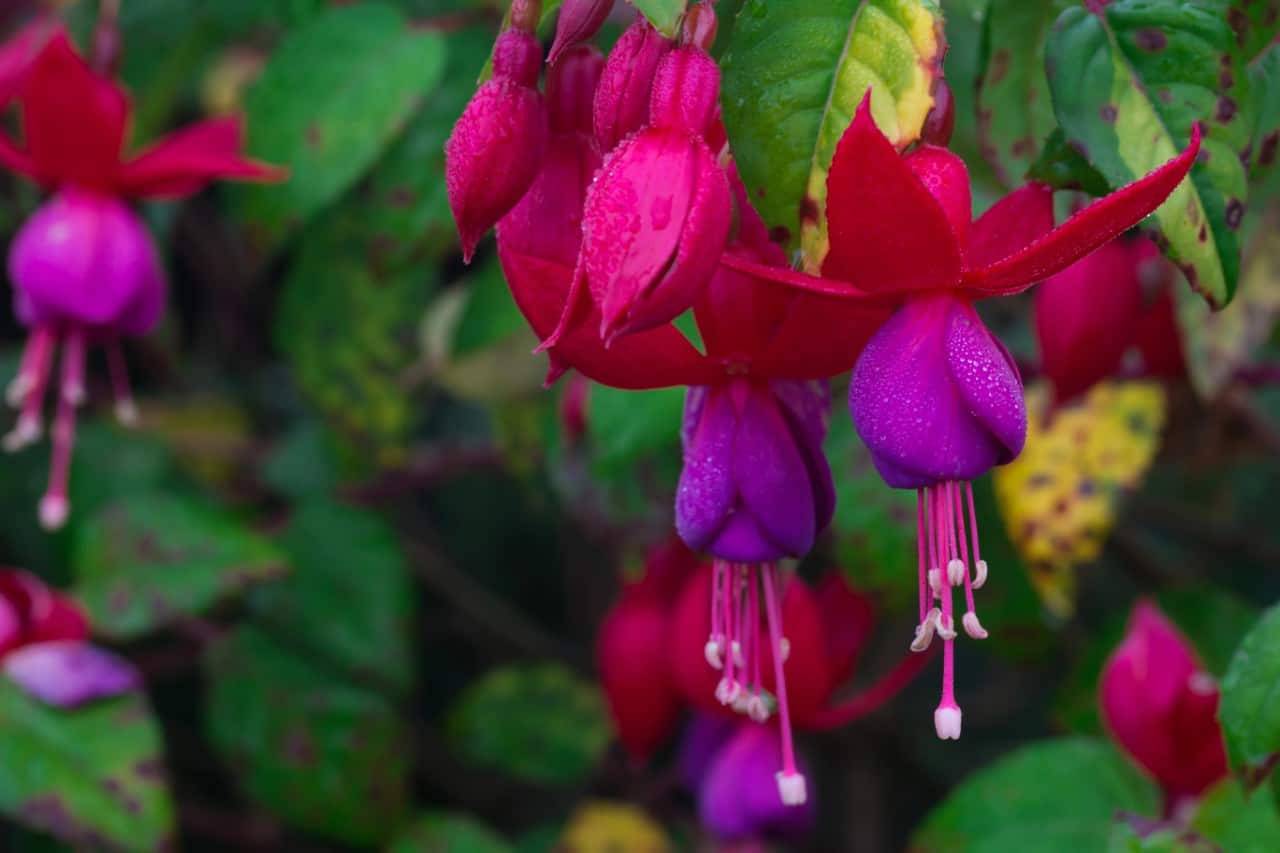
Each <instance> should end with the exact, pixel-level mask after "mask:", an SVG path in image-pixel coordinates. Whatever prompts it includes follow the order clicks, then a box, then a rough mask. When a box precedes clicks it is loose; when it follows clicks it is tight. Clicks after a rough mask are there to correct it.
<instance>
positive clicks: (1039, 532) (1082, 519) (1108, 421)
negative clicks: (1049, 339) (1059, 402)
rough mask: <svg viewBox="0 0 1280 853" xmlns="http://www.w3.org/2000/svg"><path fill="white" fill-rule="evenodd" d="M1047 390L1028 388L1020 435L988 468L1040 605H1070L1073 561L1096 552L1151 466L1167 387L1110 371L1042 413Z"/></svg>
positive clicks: (1056, 609)
mask: <svg viewBox="0 0 1280 853" xmlns="http://www.w3.org/2000/svg"><path fill="white" fill-rule="evenodd" d="M1050 399H1051V395H1050V394H1049V390H1048V388H1047V387H1046V386H1045V385H1044V384H1042V383H1040V384H1036V385H1033V386H1031V387H1030V388H1028V389H1027V444H1026V447H1025V448H1024V449H1023V451H1022V455H1021V456H1019V457H1018V458H1017V459H1016V460H1014V461H1013V462H1011V463H1010V464H1008V465H1006V466H1004V467H1002V468H997V469H996V471H995V474H994V483H995V492H996V501H997V503H998V504H999V507H1000V514H1001V516H1002V517H1003V518H1004V523H1005V528H1006V529H1007V530H1008V532H1009V538H1010V539H1011V540H1012V541H1013V543H1014V545H1015V546H1017V548H1018V552H1019V553H1020V554H1021V556H1022V559H1023V561H1024V562H1025V563H1026V564H1027V567H1028V568H1029V569H1030V571H1031V581H1032V584H1033V585H1034V586H1035V588H1036V592H1037V593H1039V595H1040V597H1041V599H1042V600H1043V601H1044V604H1045V606H1046V607H1047V608H1048V609H1049V611H1050V612H1051V613H1053V614H1054V615H1056V616H1060V617H1065V616H1067V615H1069V614H1070V613H1071V611H1072V610H1073V609H1074V607H1075V586H1076V576H1075V571H1076V569H1077V568H1078V567H1079V566H1081V565H1083V564H1085V563H1089V562H1091V561H1093V560H1095V559H1097V557H1098V555H1099V554H1100V553H1101V552H1102V546H1103V544H1104V543H1105V542H1106V538H1107V535H1108V534H1109V533H1110V532H1111V527H1112V525H1113V524H1114V522H1115V518H1116V515H1117V513H1118V512H1119V509H1120V506H1121V502H1122V501H1123V499H1124V498H1125V497H1126V496H1127V495H1128V494H1129V493H1130V492H1132V491H1133V490H1134V489H1135V488H1136V487H1137V486H1138V485H1139V484H1140V483H1141V482H1142V478H1143V477H1144V476H1145V475H1146V472H1147V470H1148V469H1149V468H1150V467H1151V461H1152V460H1153V459H1154V458H1155V455H1156V451H1157V450H1158V449H1159V446H1160V432H1161V430H1162V429H1163V427H1164V421H1165V393H1164V388H1163V387H1162V386H1160V385H1159V384H1158V383H1155V382H1117V381H1110V382H1104V383H1101V384H1099V385H1096V386H1095V387H1094V388H1093V389H1092V390H1091V391H1089V393H1088V394H1086V395H1085V396H1084V398H1083V399H1081V400H1079V401H1077V402H1075V403H1072V404H1070V405H1068V406H1064V407H1061V408H1059V409H1058V410H1057V411H1056V412H1054V413H1053V414H1052V417H1049V413H1048V406H1049V401H1050Z"/></svg>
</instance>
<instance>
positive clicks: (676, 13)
mask: <svg viewBox="0 0 1280 853" xmlns="http://www.w3.org/2000/svg"><path fill="white" fill-rule="evenodd" d="M633 2H634V4H635V7H636V9H638V10H639V11H640V14H642V15H644V16H645V17H646V18H648V19H649V23H651V24H653V26H654V28H655V29H657V30H658V32H660V33H662V34H663V35H665V36H667V37H669V38H671V37H674V36H675V34H676V25H677V24H679V23H680V19H681V18H682V17H684V10H685V7H686V6H687V5H688V0H633Z"/></svg>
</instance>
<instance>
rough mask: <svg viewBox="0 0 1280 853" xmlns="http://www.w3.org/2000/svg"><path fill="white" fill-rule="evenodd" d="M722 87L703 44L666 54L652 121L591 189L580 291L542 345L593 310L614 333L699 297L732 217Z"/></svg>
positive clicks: (604, 330)
mask: <svg viewBox="0 0 1280 853" xmlns="http://www.w3.org/2000/svg"><path fill="white" fill-rule="evenodd" d="M701 5H705V4H701ZM701 5H700V6H699V7H696V8H701ZM691 14H692V13H691ZM713 14H714V13H713ZM719 91H720V70H719V68H718V66H717V65H716V63H715V60H713V59H712V58H711V57H710V56H708V55H707V53H706V51H705V50H703V48H702V47H700V46H697V45H692V44H685V45H684V46H682V47H678V48H676V49H674V50H672V51H671V52H669V53H667V54H666V55H665V56H663V57H662V59H661V60H660V61H659V63H658V68H657V72H656V74H655V76H654V80H653V87H652V94H651V99H650V103H649V126H648V127H646V128H644V129H643V130H640V131H638V132H636V133H634V134H632V135H631V136H628V137H627V138H626V139H624V140H623V141H622V142H620V143H619V144H618V146H617V147H616V148H615V149H613V150H612V151H611V152H609V153H608V156H607V157H606V158H605V161H604V165H603V166H602V168H601V170H600V172H599V174H598V175H597V176H596V177H595V179H594V180H593V181H592V183H591V185H590V188H589V189H588V191H587V196H586V201H585V204H584V209H583V220H582V222H583V225H582V234H583V239H582V247H581V250H580V252H579V257H578V262H577V272H576V273H575V277H574V286H573V290H572V292H571V294H570V297H569V301H568V303H567V304H566V306H565V309H564V314H563V316H562V318H561V320H560V323H559V324H558V326H557V328H556V330H555V331H554V332H553V333H552V335H551V337H550V338H549V339H548V340H547V341H546V342H544V347H551V346H554V344H555V343H556V342H557V341H558V340H559V339H560V338H561V337H562V336H564V335H565V334H567V333H568V332H569V331H570V330H571V329H573V328H574V327H576V326H578V325H579V324H581V323H582V322H584V320H586V318H587V317H588V316H589V315H591V316H594V314H593V311H592V309H593V308H598V309H599V314H600V322H599V334H600V336H601V337H602V338H604V339H606V340H608V341H612V340H614V339H616V338H618V337H621V336H623V335H628V334H633V333H635V332H639V331H644V330H646V329H652V328H655V327H658V326H662V325H664V324H666V323H668V322H669V321H671V320H672V319H674V318H675V317H676V316H677V315H679V314H682V313H684V312H685V311H686V310H687V309H688V308H689V307H690V306H692V304H693V302H694V301H695V300H696V299H697V297H698V294H699V293H700V292H701V290H702V288H703V287H705V285H706V283H707V281H708V280H709V279H710V278H711V276H712V274H713V273H714V272H715V269H716V266H717V265H718V263H719V258H720V253H721V252H723V251H724V248H725V242H726V240H727V239H728V236H729V229H730V226H731V224H732V199H731V194H730V189H729V182H728V179H727V177H726V176H725V172H724V169H723V168H721V166H720V164H719V162H718V160H717V152H714V151H712V150H711V148H710V147H709V146H708V144H707V141H706V136H707V134H708V133H709V131H710V130H711V129H712V127H713V126H714V124H715V121H716V112H717V110H718V109H719V103H718V102H719Z"/></svg>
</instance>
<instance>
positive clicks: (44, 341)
mask: <svg viewBox="0 0 1280 853" xmlns="http://www.w3.org/2000/svg"><path fill="white" fill-rule="evenodd" d="M57 343H58V336H57V332H55V331H54V330H53V329H52V328H51V327H48V326H42V327H40V328H38V329H36V330H35V331H34V332H32V333H31V338H30V341H29V342H28V344H27V347H26V351H25V352H24V353H23V356H22V362H23V363H22V368H21V370H20V372H19V374H18V376H17V377H16V378H15V379H14V381H13V383H11V384H10V386H9V391H8V395H9V399H10V402H12V403H14V404H16V405H20V406H21V411H20V412H19V413H18V422H17V423H16V424H15V425H14V428H13V430H12V431H11V432H10V433H9V434H8V435H6V436H5V437H4V448H5V450H8V451H10V452H12V451H15V450H21V449H22V448H23V447H26V446H27V445H28V444H32V443H34V442H36V441H38V440H39V438H40V432H41V430H42V424H43V422H44V418H43V417H42V416H41V412H40V410H41V407H42V405H43V404H44V394H45V389H46V388H47V387H48V383H49V374H50V373H51V371H52V369H53V356H54V350H55V349H56V347H57Z"/></svg>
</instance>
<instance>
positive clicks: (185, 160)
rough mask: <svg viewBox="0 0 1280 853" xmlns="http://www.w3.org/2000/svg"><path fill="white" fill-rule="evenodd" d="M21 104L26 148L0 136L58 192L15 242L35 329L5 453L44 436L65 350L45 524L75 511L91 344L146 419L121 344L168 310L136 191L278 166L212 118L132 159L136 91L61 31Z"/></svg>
mask: <svg viewBox="0 0 1280 853" xmlns="http://www.w3.org/2000/svg"><path fill="white" fill-rule="evenodd" d="M18 101H19V104H20V106H21V111H22V126H23V131H24V135H25V140H24V144H22V145H19V144H17V143H15V142H14V141H12V140H10V139H9V138H8V137H7V136H4V135H0V163H2V164H3V165H4V166H6V167H8V168H9V169H11V170H13V171H15V172H19V173H21V174H24V175H27V176H28V177H31V178H33V179H35V180H36V181H37V182H38V183H40V184H41V185H42V186H44V187H46V188H47V189H50V190H52V191H53V193H54V194H53V197H52V198H51V199H50V200H49V201H48V202H46V203H45V205H44V206H43V207H41V208H40V209H39V210H37V211H36V212H35V214H33V215H32V216H31V218H30V219H28V220H27V221H26V223H25V224H24V225H23V226H22V228H21V229H20V230H19V231H18V234H17V236H16V237H15V238H14V241H13V244H12V245H11V246H10V250H9V276H10V278H11V279H12V280H13V283H14V311H15V313H16V314H17V316H18V319H19V321H20V322H22V323H23V325H25V326H27V327H28V328H30V329H31V335H30V337H29V338H28V341H27V347H26V350H25V352H24V353H23V357H22V363H21V366H20V368H19V371H18V375H17V376H16V378H15V379H14V380H13V382H12V384H11V385H10V386H9V389H8V393H7V397H8V400H9V402H10V403H11V404H12V405H14V406H17V407H19V408H20V409H21V412H20V414H19V416H18V422H17V426H16V427H15V428H14V430H13V431H12V432H11V433H9V435H8V436H6V437H5V440H4V444H5V447H6V449H9V450H15V449H17V448H19V447H23V446H25V445H27V444H29V443H31V442H34V441H36V440H37V439H38V438H39V436H40V434H41V431H42V415H41V412H42V408H43V403H44V394H45V391H46V389H47V387H48V386H49V385H50V384H52V380H51V373H52V371H53V363H54V356H55V351H56V350H57V348H58V346H59V344H61V345H62V347H63V352H62V370H61V378H60V381H59V385H58V393H57V397H58V405H57V413H56V415H55V420H54V425H53V430H52V438H53V460H52V465H51V470H50V477H49V488H48V491H47V492H46V493H45V496H44V498H43V499H42V500H41V502H40V520H41V523H42V524H43V525H44V526H45V527H46V528H50V529H53V528H57V527H59V526H61V525H62V523H63V522H64V521H65V520H66V517H67V514H68V512H69V510H70V507H69V505H68V503H67V476H68V471H69V467H70V460H71V450H72V444H73V442H74V433H75V410H76V408H77V407H78V406H79V405H80V404H81V403H82V402H83V401H84V397H85V383H84V370H85V353H86V350H87V349H88V347H89V346H90V345H91V344H100V345H102V346H104V347H105V348H106V350H107V356H108V362H109V364H110V367H111V378H112V383H113V385H114V386H115V389H116V411H117V413H118V415H119V416H120V418H121V420H123V421H126V422H128V421H131V420H132V419H133V417H134V410H133V403H132V398H131V395H130V393H129V384H128V377H127V373H126V371H125V366H124V360H123V356H122V354H121V351H120V343H119V340H120V338H121V337H122V336H125V335H141V334H145V333H147V332H148V331H150V330H151V328H152V327H153V326H154V325H155V323H156V322H157V321H158V319H159V317H160V315H161V313H162V311H163V308H164V299H165V293H164V274H163V272H162V271H161V268H160V264H159V261H158V259H157V256H156V250H155V246H154V244H153V243H152V240H151V237H150V234H149V233H148V231H147V229H146V226H145V225H144V224H143V222H142V220H141V219H139V218H138V216H137V214H135V213H134V212H133V211H132V210H131V209H130V208H129V207H128V205H127V203H126V200H128V199H134V198H180V197H183V196H186V195H190V194H192V193H194V192H196V191H198V190H199V189H201V188H202V187H204V186H205V185H206V184H208V183H209V182H210V181H213V180H216V179H219V178H233V179H238V180H272V179H276V178H278V177H280V172H279V171H278V170H275V169H272V168H270V167H268V166H265V165H263V164H260V163H256V162H253V161H250V160H246V159H245V158H244V157H243V156H242V155H241V153H240V150H241V146H242V137H243V132H242V128H241V125H240V122H239V121H238V120H237V119H234V118H225V119H216V120H212V121H206V122H201V123H199V124H195V125H192V126H191V127H188V128H185V129H183V130H181V131H179V132H177V133H175V134H173V135H172V136H170V137H169V138H167V139H164V140H161V141H160V142H158V143H156V144H154V145H152V146H151V147H149V148H147V149H146V150H144V151H142V152H141V153H139V154H137V155H136V156H132V157H128V158H126V157H125V152H124V139H125V132H126V129H127V127H128V123H129V114H130V106H129V101H128V97H127V96H126V95H125V93H124V91H123V90H121V89H120V87H119V86H117V85H116V84H115V83H114V82H113V81H112V80H111V79H109V78H107V77H103V76H101V75H99V74H97V73H96V72H94V71H93V70H92V69H90V68H89V66H88V65H87V64H86V63H85V62H84V60H83V59H81V58H80V56H79V55H77V54H76V52H75V49H74V48H73V47H72V45H71V42H70V41H69V40H68V38H67V36H66V34H65V33H64V32H62V31H60V30H59V31H57V32H55V33H54V34H53V35H52V36H51V37H50V38H49V41H48V43H47V44H46V45H45V47H44V48H43V49H42V50H41V51H40V53H39V54H38V55H37V56H36V58H35V59H34V60H33V62H32V65H31V67H30V68H29V69H28V71H27V74H26V76H25V78H24V80H23V82H22V86H21V89H20V92H19V94H18Z"/></svg>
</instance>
